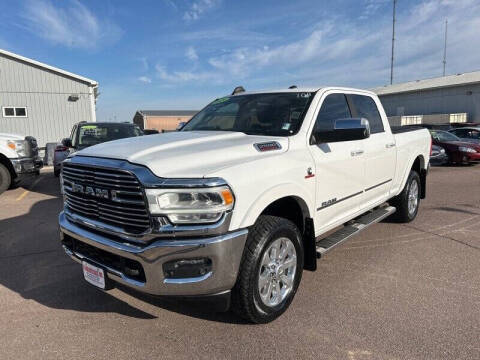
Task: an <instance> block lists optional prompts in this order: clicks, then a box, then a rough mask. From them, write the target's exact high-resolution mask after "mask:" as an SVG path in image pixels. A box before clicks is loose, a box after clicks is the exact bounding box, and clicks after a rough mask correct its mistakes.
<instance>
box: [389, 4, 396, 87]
mask: <svg viewBox="0 0 480 360" xmlns="http://www.w3.org/2000/svg"><path fill="white" fill-rule="evenodd" d="M396 6H397V0H393V22H392V60H391V64H390V85H392V84H393V56H394V49H395V8H396Z"/></svg>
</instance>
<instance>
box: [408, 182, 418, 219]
mask: <svg viewBox="0 0 480 360" xmlns="http://www.w3.org/2000/svg"><path fill="white" fill-rule="evenodd" d="M417 206H418V183H417V181H416V180H414V181H412V183H411V184H410V190H409V191H408V213H409V214H410V215H413V214H415V211H416V210H417Z"/></svg>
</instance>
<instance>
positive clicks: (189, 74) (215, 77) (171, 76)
mask: <svg viewBox="0 0 480 360" xmlns="http://www.w3.org/2000/svg"><path fill="white" fill-rule="evenodd" d="M155 69H156V70H157V76H158V78H159V79H162V80H164V81H167V82H169V83H175V84H176V83H187V82H191V81H196V82H204V81H215V82H219V81H220V78H221V74H220V73H217V72H208V71H173V72H168V71H167V69H166V68H165V67H164V66H163V65H159V64H158V65H156V66H155Z"/></svg>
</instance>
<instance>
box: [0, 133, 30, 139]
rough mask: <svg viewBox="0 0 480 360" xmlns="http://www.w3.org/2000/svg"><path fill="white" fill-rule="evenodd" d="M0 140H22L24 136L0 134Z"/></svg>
mask: <svg viewBox="0 0 480 360" xmlns="http://www.w3.org/2000/svg"><path fill="white" fill-rule="evenodd" d="M0 139H2V140H24V139H25V136H23V135H18V134H7V133H0Z"/></svg>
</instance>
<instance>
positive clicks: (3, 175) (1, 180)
mask: <svg viewBox="0 0 480 360" xmlns="http://www.w3.org/2000/svg"><path fill="white" fill-rule="evenodd" d="M11 185H12V176H11V175H10V171H8V169H7V167H6V166H5V165H3V164H0V194H1V193H3V192H4V191H6V190H8V188H9V187H10V186H11Z"/></svg>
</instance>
